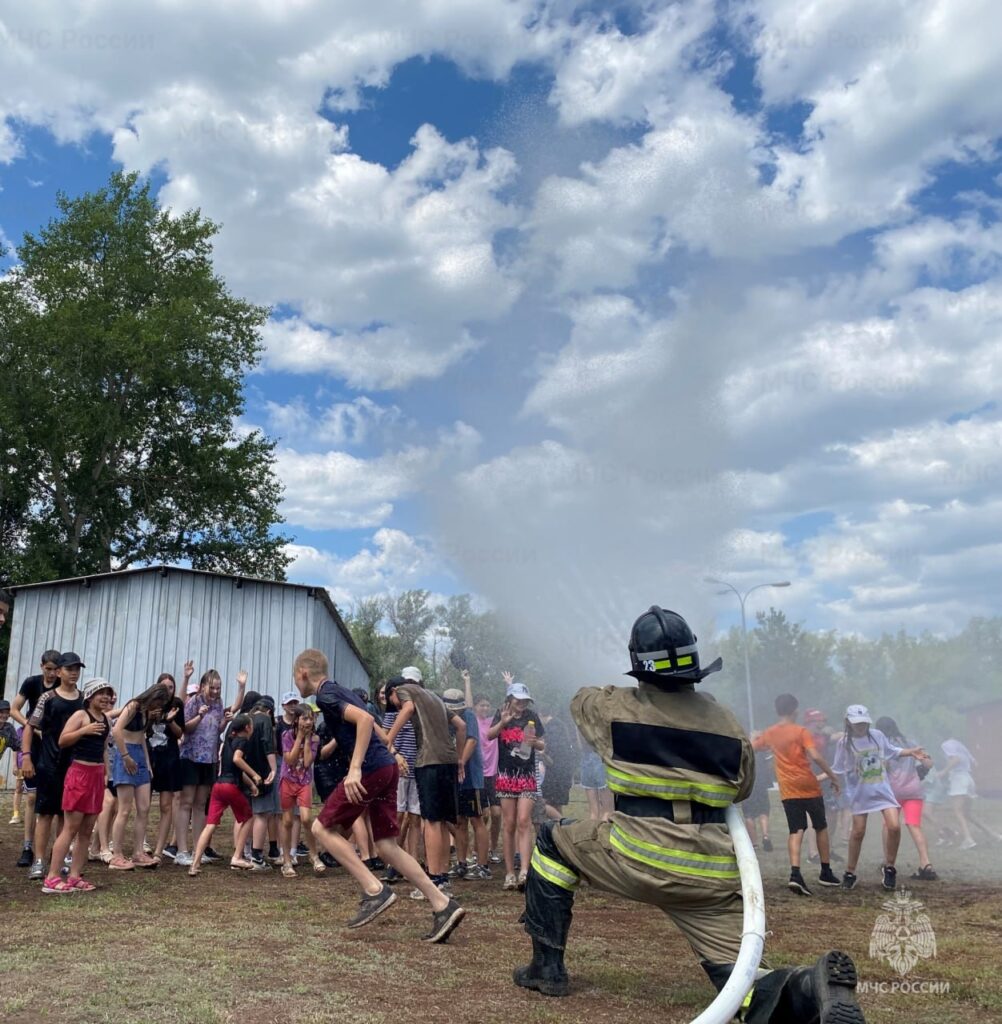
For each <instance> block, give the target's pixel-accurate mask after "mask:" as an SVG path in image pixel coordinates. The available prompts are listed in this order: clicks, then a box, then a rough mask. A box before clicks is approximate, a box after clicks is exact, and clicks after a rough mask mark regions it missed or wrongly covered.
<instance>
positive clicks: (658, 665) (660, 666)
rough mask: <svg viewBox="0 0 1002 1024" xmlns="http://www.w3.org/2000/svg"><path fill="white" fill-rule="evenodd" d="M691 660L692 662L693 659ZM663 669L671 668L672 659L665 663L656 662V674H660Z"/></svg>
mask: <svg viewBox="0 0 1002 1024" xmlns="http://www.w3.org/2000/svg"><path fill="white" fill-rule="evenodd" d="M689 660H690V661H692V659H691V658H690V659H689ZM663 668H671V658H666V659H665V660H664V661H656V662H654V671H655V672H660V671H661V669H663Z"/></svg>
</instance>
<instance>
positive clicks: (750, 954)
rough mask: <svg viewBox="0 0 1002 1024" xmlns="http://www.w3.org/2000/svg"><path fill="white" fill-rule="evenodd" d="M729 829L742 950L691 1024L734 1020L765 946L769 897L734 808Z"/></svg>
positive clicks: (742, 822)
mask: <svg viewBox="0 0 1002 1024" xmlns="http://www.w3.org/2000/svg"><path fill="white" fill-rule="evenodd" d="M727 828H728V829H729V831H730V833H731V840H732V841H733V843H734V854H735V856H736V857H737V861H738V870H739V871H740V872H741V895H742V898H743V899H744V923H743V926H742V929H741V948H740V949H739V950H738V958H737V961H736V962H735V964H734V970H733V971H731V976H730V977H729V978H728V979H727V983H726V984H725V985H724V987H723V988H722V989H721V990H720V991H719V992H718V993H717V998H716V999H714V1000H713V1002H712V1003H710V1005H709V1006H708V1007H707V1008H706V1009H705V1010H704V1011H703V1012H702V1013H701V1014H700V1015H699V1016H698V1017H694V1018H693V1020H692V1022H691V1024H727V1022H728V1021H730V1020H733V1018H734V1017H735V1016H736V1014H737V1012H738V1010H739V1009H740V1008H741V1004H742V1003H743V1002H744V1000H745V996H747V995H748V993H749V992H750V991H751V989H752V985H754V983H755V975H756V972H757V971H758V965H759V963H760V962H761V960H762V949H763V947H764V946H765V894H764V892H763V891H762V873H761V871H759V867H758V858H757V857H756V856H755V848H754V847H753V846H752V841H751V837H750V836H749V835H748V829H747V828H745V819H744V816H743V815H742V813H741V811H740V809H739V808H738V807H736V806H735V805H734V804H731V805H730V807H728V808H727Z"/></svg>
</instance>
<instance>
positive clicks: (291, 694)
mask: <svg viewBox="0 0 1002 1024" xmlns="http://www.w3.org/2000/svg"><path fill="white" fill-rule="evenodd" d="M302 699H303V698H302V697H300V696H299V691H298V690H286V691H285V693H283V694H282V707H283V708H284V707H285V705H286V704H298V703H299V702H300V701H301V700H302Z"/></svg>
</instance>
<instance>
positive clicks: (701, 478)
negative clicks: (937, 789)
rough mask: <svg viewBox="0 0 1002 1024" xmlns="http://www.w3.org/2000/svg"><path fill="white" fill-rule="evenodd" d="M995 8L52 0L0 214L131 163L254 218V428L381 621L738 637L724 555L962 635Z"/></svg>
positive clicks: (223, 240) (826, 593)
mask: <svg viewBox="0 0 1002 1024" xmlns="http://www.w3.org/2000/svg"><path fill="white" fill-rule="evenodd" d="M71 12H72V19H70V20H67V19H68V15H69V14H70V13H71ZM990 15H991V9H990V7H989V5H988V4H987V2H985V0H962V2H958V3H953V4H946V3H945V2H940V0H918V2H917V3H916V4H914V5H912V7H911V8H910V12H909V15H908V18H907V20H906V22H902V20H901V18H900V13H899V5H897V4H896V3H893V2H890V0H873V2H866V3H863V2H862V0H847V2H846V3H843V4H840V5H838V6H836V7H832V8H825V9H814V8H809V9H805V8H803V7H802V5H798V4H795V3H794V2H793V0H747V2H744V3H741V4H731V5H720V4H714V3H711V2H706V0H686V2H681V3H674V4H653V3H644V2H637V3H622V4H618V5H616V6H615V8H614V9H612V10H611V11H608V10H606V11H605V12H604V13H603V8H601V7H599V6H597V5H594V4H591V5H588V4H585V5H574V4H564V3H556V2H553V3H549V2H546V0H512V2H511V3H508V4H497V5H488V6H485V5H483V4H478V3H476V2H474V0H457V2H456V3H455V4H454V5H450V6H449V7H448V8H444V7H442V5H437V4H433V3H427V4H425V3H422V2H417V3H415V4H413V5H410V6H409V8H408V13H407V14H406V15H403V16H400V17H399V18H398V19H396V20H395V22H394V30H393V31H392V32H387V31H386V30H385V29H386V23H385V20H384V16H383V14H382V13H381V7H380V5H379V4H372V3H369V4H362V3H357V4H356V3H349V4H346V5H343V9H339V12H338V15H337V16H336V17H335V15H334V14H333V12H330V11H328V10H327V9H326V7H325V6H324V5H322V4H303V5H296V7H295V9H292V8H285V7H283V8H275V7H273V6H271V5H267V4H260V5H250V7H249V8H248V9H247V10H246V11H244V12H242V14H241V17H240V18H239V19H237V18H235V17H234V16H233V14H232V13H231V12H230V11H229V9H228V8H227V7H226V5H221V4H204V5H195V4H193V3H187V2H183V3H181V4H179V5H175V8H172V12H166V11H159V10H156V9H149V10H144V9H140V8H136V7H135V6H134V5H129V4H126V3H125V2H124V0H101V2H98V3H95V4H92V5H88V7H87V9H86V10H84V9H82V8H80V7H79V5H69V4H68V5H65V9H64V10H62V11H60V8H59V5H50V7H47V8H46V9H44V10H42V11H38V12H36V11H33V10H28V9H26V10H23V11H19V12H14V13H10V14H4V15H3V17H2V19H0V20H2V23H3V27H4V32H5V35H6V38H7V45H5V46H4V47H3V48H2V49H0V73H3V75H4V80H5V81H7V82H8V83H9V86H10V87H9V88H7V89H6V90H4V93H3V94H2V95H0V123H3V124H4V126H5V127H4V129H3V130H2V131H0V186H2V191H0V229H2V231H3V233H4V235H5V236H6V238H7V239H9V240H10V241H12V242H15V243H16V242H17V240H19V238H20V236H21V234H22V233H23V232H24V231H25V230H33V229H36V228H37V227H38V226H39V225H40V224H41V223H42V222H44V221H45V220H46V219H47V218H48V217H49V216H51V215H52V213H53V211H54V197H55V192H56V190H57V189H62V190H64V191H66V192H68V193H70V194H78V193H80V192H83V191H86V190H89V189H93V188H95V187H98V186H99V185H100V184H102V183H103V182H104V181H105V180H106V179H107V176H108V175H109V173H111V171H112V170H114V169H117V168H125V169H127V170H136V171H139V172H140V173H142V174H148V175H152V177H153V180H154V183H155V186H156V188H157V190H158V195H159V196H160V199H161V201H162V202H163V203H164V204H166V205H171V206H175V207H180V208H183V207H189V206H194V205H198V206H200V207H201V208H202V209H203V210H204V211H205V213H206V214H208V215H209V216H211V217H212V218H213V219H215V220H217V221H219V222H221V223H222V224H223V230H222V233H221V235H220V237H219V240H218V245H217V250H216V253H217V264H218V266H219V270H220V273H222V274H223V275H224V276H225V278H226V279H227V281H228V282H229V284H230V285H231V287H232V288H233V289H234V290H235V291H237V292H239V293H240V294H242V295H245V296H246V297H248V298H250V299H253V300H254V301H257V302H261V303H266V304H268V305H271V306H273V307H274V309H275V310H276V314H275V318H274V320H273V321H272V323H270V324H269V326H268V329H267V330H266V331H265V335H264V342H265V346H266V348H265V355H264V360H263V363H262V366H261V367H260V368H259V370H258V371H257V372H255V373H254V374H253V375H251V376H250V377H249V378H248V382H247V410H246V416H245V420H246V423H247V424H249V425H252V426H257V427H260V428H262V429H264V430H265V431H267V432H268V433H269V434H271V435H272V436H274V437H277V438H278V439H279V442H280V444H279V463H278V466H279V472H280V473H281V475H282V478H283V480H284V482H285V484H286V487H287V501H286V505H285V512H286V516H287V524H286V527H285V529H286V531H287V532H289V533H290V534H291V535H292V536H293V538H294V541H295V545H294V548H293V552H292V553H293V554H294V556H295V563H294V565H293V570H292V573H293V576H294V578H297V579H302V580H305V581H309V582H312V583H317V582H319V583H323V584H325V585H327V586H328V587H329V588H330V589H331V591H332V593H333V594H334V595H335V598H336V599H337V600H338V601H339V602H340V603H342V604H345V603H350V602H351V601H352V600H354V599H357V598H358V597H362V596H367V595H370V594H374V593H386V592H395V591H399V590H401V589H405V588H407V587H412V586H425V587H428V588H429V589H431V590H432V591H434V592H435V593H437V594H448V593H450V592H455V591H457V590H464V589H474V590H476V591H477V592H478V593H479V594H480V595H481V596H482V597H483V598H484V600H485V601H487V602H489V603H492V604H494V605H495V606H497V607H499V608H502V609H506V610H509V611H510V612H511V614H512V616H513V618H514V619H515V620H516V621H517V623H518V624H519V625H521V626H522V627H523V628H524V629H525V630H526V632H527V633H529V634H531V635H536V634H540V635H541V636H549V635H552V633H553V631H557V632H559V631H560V630H561V629H562V628H563V627H562V626H561V625H560V624H559V623H555V622H554V621H553V615H554V614H555V610H556V609H557V608H559V607H561V606H562V605H563V604H565V603H566V602H567V601H568V600H569V599H570V600H573V601H575V602H576V603H577V602H579V601H580V602H584V603H585V604H588V603H589V602H590V603H591V605H592V606H593V608H594V611H593V615H594V616H595V617H596V621H601V622H603V623H605V626H607V627H608V629H609V630H610V631H612V632H615V631H616V630H618V629H621V628H622V627H623V624H624V623H626V622H627V621H629V620H631V619H632V617H633V616H634V615H635V612H636V609H637V608H642V607H643V606H645V605H646V604H649V603H650V602H651V601H652V600H655V599H656V600H659V601H661V602H662V603H665V604H672V603H674V604H675V605H676V606H680V607H685V608H690V609H692V611H693V613H694V614H695V615H697V616H699V617H701V618H702V619H703V620H704V621H705V619H706V618H707V617H711V616H712V617H714V618H715V619H716V621H717V622H718V624H720V625H724V626H726V625H727V624H729V623H730V622H733V621H734V610H733V609H732V608H731V607H730V605H729V603H728V602H727V601H726V600H722V599H718V598H716V597H714V596H713V594H712V593H709V594H708V593H707V588H706V587H705V585H703V584H701V582H700V581H701V578H702V576H703V575H705V574H706V573H714V574H718V575H721V574H722V575H726V576H727V578H728V579H731V580H733V581H734V582H735V584H736V585H738V586H740V587H747V586H752V585H754V584H755V583H758V582H761V581H762V580H765V579H776V578H784V579H791V580H792V581H793V583H794V585H793V586H792V587H790V588H789V589H788V590H786V591H783V592H777V593H776V594H775V595H772V596H774V597H775V600H776V603H777V604H778V605H780V606H781V607H784V608H785V609H786V610H787V611H788V612H789V613H790V614H791V615H792V616H794V617H795V618H797V619H800V620H803V621H805V622H806V623H807V624H808V625H811V626H817V627H826V628H829V627H830V628H837V629H841V630H844V631H852V632H860V633H864V634H871V635H872V634H874V633H877V632H879V631H881V630H884V629H897V628H899V627H902V626H903V627H905V628H910V629H927V628H928V629H933V630H936V631H951V630H954V629H958V628H960V627H961V626H962V625H963V624H964V623H965V622H966V621H967V619H968V618H969V616H971V615H973V614H994V613H997V612H998V595H997V585H996V582H995V581H997V578H998V577H997V573H998V570H999V569H1000V568H1002V544H1000V539H999V537H998V535H997V530H996V529H995V528H994V525H993V524H995V523H997V522H998V514H999V512H1000V511H1002V487H1000V482H1002V473H1000V472H999V468H998V467H999V464H1000V461H1002V457H1000V453H1002V415H1000V411H999V410H1000V407H999V405H998V398H999V390H1000V383H1002V363H1000V361H999V356H998V351H999V347H998V344H997V339H998V335H999V325H1000V320H1002V290H1000V288H999V284H1000V281H999V274H1000V250H1002V228H1000V227H999V213H1000V210H1002V158H1000V152H999V146H998V141H999V140H998V136H999V132H1000V127H999V126H1000V125H1002V109H1000V108H1002V99H999V97H1000V96H1002V72H1000V70H999V65H998V61H997V59H996V57H995V50H994V48H993V46H992V45H991V39H990V36H991V33H980V34H979V33H978V32H977V31H976V30H975V28H976V26H977V25H979V24H980V25H984V24H988V23H992V19H991V17H990ZM67 24H72V25H73V30H72V32H68V30H67V29H65V28H64V27H63V26H64V25H67ZM933 25H935V26H937V27H936V29H935V30H933V28H931V27H930V26H933ZM958 62H959V64H958ZM957 68H961V69H962V70H959V71H958V70H956V69H957ZM767 594H768V592H767ZM767 600H768V597H767ZM605 626H604V627H603V628H605Z"/></svg>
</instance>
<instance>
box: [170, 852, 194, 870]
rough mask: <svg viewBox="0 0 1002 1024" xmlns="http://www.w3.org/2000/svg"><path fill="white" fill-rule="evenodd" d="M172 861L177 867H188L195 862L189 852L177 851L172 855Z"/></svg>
mask: <svg viewBox="0 0 1002 1024" xmlns="http://www.w3.org/2000/svg"><path fill="white" fill-rule="evenodd" d="M174 863H175V864H176V865H177V866H178V867H179V868H190V867H191V865H192V864H194V863H195V858H194V857H193V856H192V855H191V854H190V853H178V854H176V855H175V856H174Z"/></svg>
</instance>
